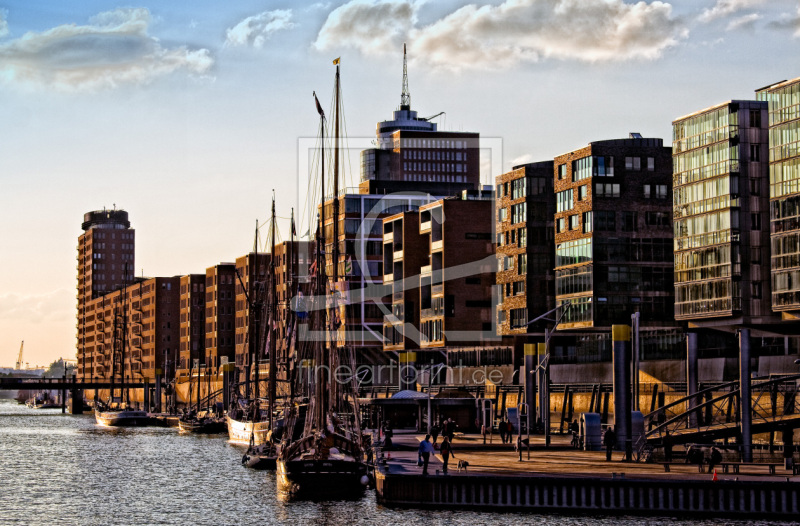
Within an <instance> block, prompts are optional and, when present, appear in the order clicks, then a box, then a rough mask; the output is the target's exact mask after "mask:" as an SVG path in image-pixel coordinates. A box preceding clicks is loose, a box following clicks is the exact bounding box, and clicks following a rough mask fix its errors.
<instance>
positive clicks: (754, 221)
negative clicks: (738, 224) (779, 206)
mask: <svg viewBox="0 0 800 526" xmlns="http://www.w3.org/2000/svg"><path fill="white" fill-rule="evenodd" d="M750 225H751V228H750V229H751V230H761V214H750Z"/></svg>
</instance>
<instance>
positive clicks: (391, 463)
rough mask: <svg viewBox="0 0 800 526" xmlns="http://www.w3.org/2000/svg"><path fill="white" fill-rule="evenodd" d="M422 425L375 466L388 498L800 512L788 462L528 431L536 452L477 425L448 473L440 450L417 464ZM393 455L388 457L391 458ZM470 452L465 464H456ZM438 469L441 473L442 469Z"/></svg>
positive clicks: (501, 505) (686, 511)
mask: <svg viewBox="0 0 800 526" xmlns="http://www.w3.org/2000/svg"><path fill="white" fill-rule="evenodd" d="M422 438H424V435H420V434H417V433H413V434H412V433H407V434H406V433H396V434H395V436H394V438H393V442H394V448H393V450H392V451H390V452H386V453H385V454H384V459H385V463H384V462H383V461H380V462H379V464H378V469H377V470H376V495H377V498H378V501H379V502H380V503H382V504H384V505H387V506H401V507H431V508H451V509H491V510H503V509H515V510H517V511H523V510H530V511H533V512H537V513H568V514H575V513H577V514H594V513H601V514H609V515H618V514H620V513H622V514H639V515H658V516H664V515H676V516H687V517H708V518H718V517H729V518H731V517H736V518H759V519H765V520H766V519H771V520H778V519H787V518H795V517H797V514H798V513H800V477H798V476H794V475H793V474H792V471H791V470H784V469H783V466H782V465H781V466H779V467H776V468H775V472H774V474H771V473H770V469H769V465H765V464H758V463H756V464H752V465H743V466H737V467H739V469H740V472H739V473H732V472H731V473H723V472H722V469H720V468H718V469H717V477H716V480H714V474H713V473H707V472H703V473H701V472H699V471H698V468H697V466H696V465H692V464H683V463H681V461H678V462H675V463H674V464H671V466H670V471H669V472H665V470H664V466H663V464H660V463H651V464H647V463H639V462H623V461H622V453H620V452H615V453H614V455H613V457H612V461H611V462H606V460H605V452H599V451H598V452H586V451H579V450H576V449H572V448H570V446H569V440H570V438H569V437H566V436H556V437H553V441H552V443H551V446H550V447H549V448H545V447H544V443H543V438H542V439H539V438H538V437H536V438H534V437H532V444H531V445H532V447H531V456H530V460H528V457H527V450H524V451H523V455H522V458H523V460H522V461H520V460H519V455H518V453H517V452H516V451H514V449H513V446H509V445H505V446H503V445H502V444H500V441H499V437H495V440H494V443H493V444H487V445H486V446H485V447H484V446H483V437H481V436H478V435H466V436H460V437H459V436H456V439H455V441H454V452H455V455H456V458H455V459H452V458H451V463H450V468H449V471H448V474H447V475H444V474H443V473H442V463H441V456H440V455H439V454H438V453H437V455H436V456H435V458H432V459H431V463H430V465H429V467H428V476H422V468H420V467H418V466H417V446H418V444H419V441H420V440H421V439H422ZM389 457H391V458H389ZM458 460H466V461H467V462H469V467H468V469H467V471H466V472H463V471H461V472H459V471H457V465H458ZM437 470H438V473H437Z"/></svg>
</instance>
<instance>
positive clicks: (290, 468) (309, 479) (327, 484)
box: [277, 459, 369, 499]
mask: <svg viewBox="0 0 800 526" xmlns="http://www.w3.org/2000/svg"><path fill="white" fill-rule="evenodd" d="M277 475H278V476H277V480H278V491H279V492H280V493H281V494H282V495H283V496H285V497H291V498H310V499H315V498H357V497H359V496H361V495H362V494H363V493H364V490H365V489H366V487H367V484H366V482H367V481H368V480H369V478H368V476H367V466H366V464H364V463H362V462H355V461H352V460H330V459H329V460H289V461H284V460H278V463H277Z"/></svg>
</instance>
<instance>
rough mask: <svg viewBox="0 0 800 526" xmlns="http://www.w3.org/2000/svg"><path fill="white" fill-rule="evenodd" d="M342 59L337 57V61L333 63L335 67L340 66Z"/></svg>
mask: <svg viewBox="0 0 800 526" xmlns="http://www.w3.org/2000/svg"><path fill="white" fill-rule="evenodd" d="M341 58H342V57H336V59H335V60H334V61H333V65H334V66H338V65H339V60H340V59H341Z"/></svg>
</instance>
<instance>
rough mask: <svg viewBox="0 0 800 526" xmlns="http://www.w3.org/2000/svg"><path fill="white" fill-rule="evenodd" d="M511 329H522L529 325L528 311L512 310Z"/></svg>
mask: <svg viewBox="0 0 800 526" xmlns="http://www.w3.org/2000/svg"><path fill="white" fill-rule="evenodd" d="M509 314H510V315H511V328H512V329H516V328H521V327H525V326H526V325H527V324H528V309H511V312H510V313H509Z"/></svg>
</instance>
